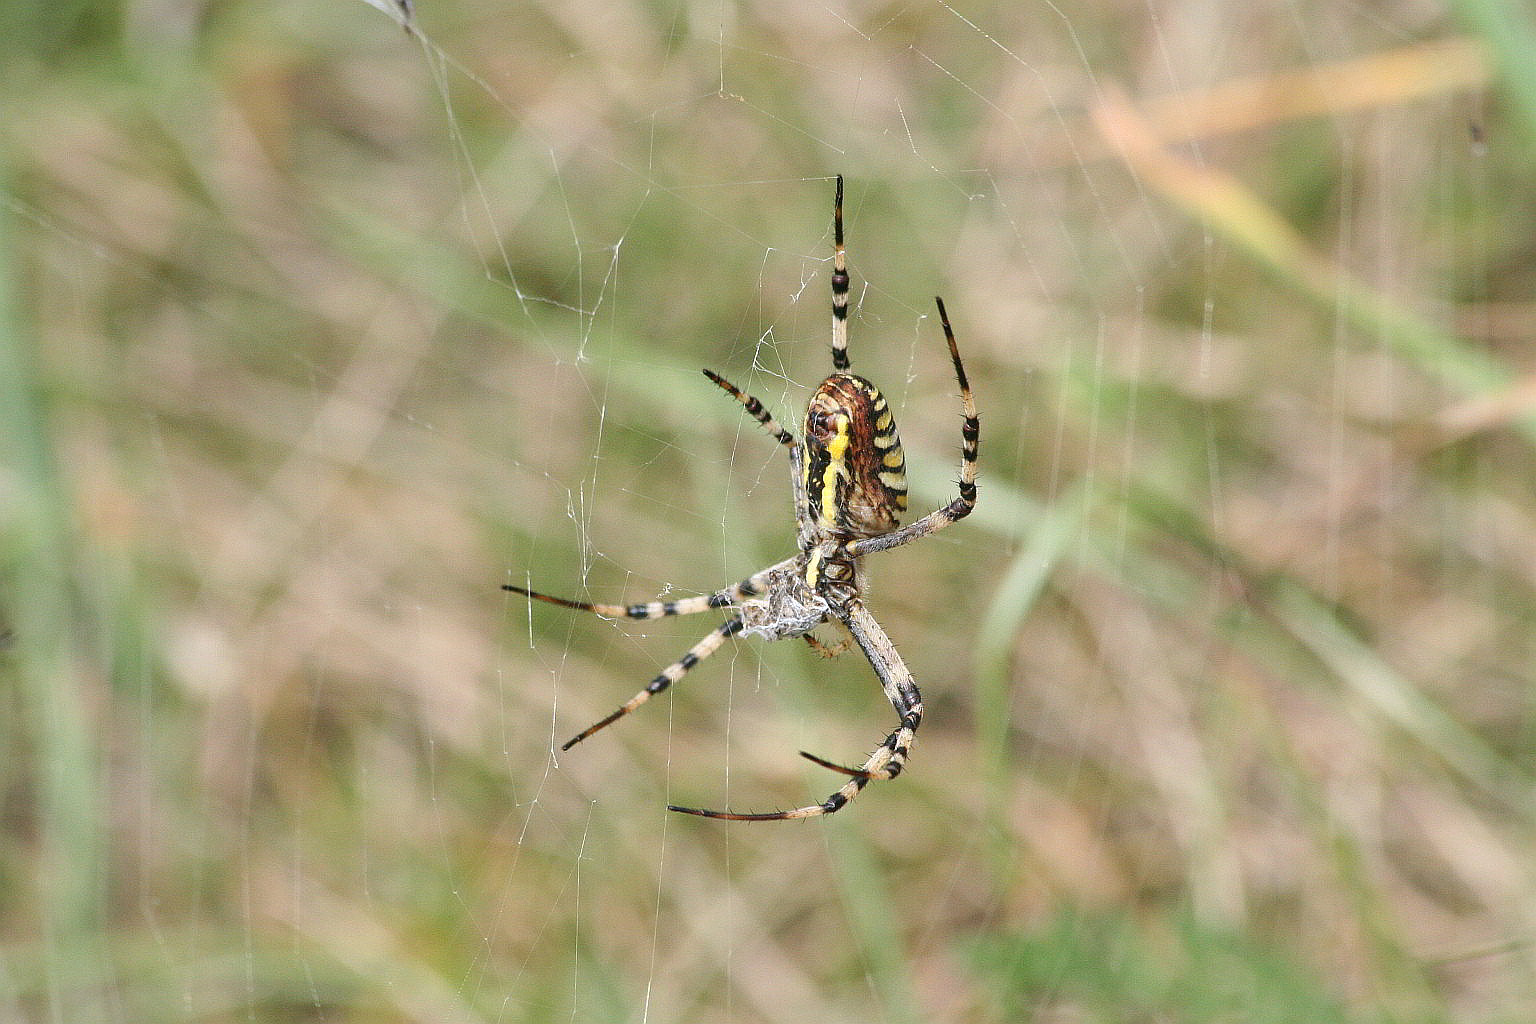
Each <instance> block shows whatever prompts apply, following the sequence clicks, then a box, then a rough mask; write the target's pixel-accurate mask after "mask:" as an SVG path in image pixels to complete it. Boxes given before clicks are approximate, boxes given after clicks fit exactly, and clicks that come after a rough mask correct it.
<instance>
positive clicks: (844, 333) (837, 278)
mask: <svg viewBox="0 0 1536 1024" xmlns="http://www.w3.org/2000/svg"><path fill="white" fill-rule="evenodd" d="M851 365H852V364H851V363H850V362H849V361H848V254H847V253H846V252H844V250H843V176H842V175H841V174H839V175H838V176H837V198H836V199H834V200H833V201H832V368H833V369H835V370H846V369H848V367H849V366H851Z"/></svg>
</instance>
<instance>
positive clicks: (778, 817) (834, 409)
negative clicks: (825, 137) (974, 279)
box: [503, 175, 981, 821]
mask: <svg viewBox="0 0 1536 1024" xmlns="http://www.w3.org/2000/svg"><path fill="white" fill-rule="evenodd" d="M832 226H833V243H834V248H833V257H832V367H833V373H832V375H831V376H830V377H828V378H827V379H826V380H824V381H822V382H821V386H820V387H818V388H817V389H816V393H815V394H813V395H812V396H811V400H810V404H809V406H808V407H807V409H806V412H805V440H804V442H803V443H801V442H797V441H796V440H795V436H794V434H792V433H790V432H789V431H788V430H786V429H784V428H783V427H781V426H780V425H779V424H778V422H777V421H776V420H774V418H773V415H772V414H771V413H770V412H769V411H768V410H767V409H766V408H764V407H763V404H762V403H761V402H759V401H758V400H757V399H756V398H753V397H752V396H751V395H748V394H745V393H744V392H742V391H740V390H738V389H737V388H736V386H735V385H733V384H732V383H730V381H727V380H726V379H725V378H723V377H721V376H720V375H719V374H717V373H714V372H712V371H710V370H705V371H704V376H706V377H708V378H709V379H710V380H712V381H714V382H715V384H717V385H719V386H720V388H722V389H723V390H724V391H725V392H726V393H727V394H729V395H730V396H731V397H732V398H734V399H736V401H738V402H740V403H741V404H742V406H743V407H744V408H745V409H746V411H747V414H748V415H750V416H751V417H752V418H753V419H755V420H757V422H758V423H760V424H761V425H762V427H763V429H764V430H766V431H767V432H768V434H769V435H770V436H772V437H773V438H774V440H776V441H778V442H779V443H780V444H781V445H783V446H784V447H785V448H787V449H789V468H790V483H791V487H792V488H793V493H794V503H795V527H796V543H797V546H798V548H799V551H798V553H797V554H795V555H794V556H792V557H790V558H786V559H785V560H784V561H782V562H779V563H778V564H777V565H772V566H769V567H768V568H766V569H764V570H762V571H761V572H757V573H754V574H753V575H751V576H749V577H747V578H746V579H744V580H742V581H741V582H740V583H738V584H736V585H735V586H731V587H726V588H725V589H723V590H717V591H715V592H714V593H712V594H703V595H700V596H698V597H689V598H683V599H681V600H675V601H664V600H659V599H658V600H654V601H650V602H647V603H645V604H631V605H616V604H589V603H588V602H585V601H572V600H568V599H566V598H562V597H551V596H550V595H548V594H541V593H539V592H537V591H534V590H527V589H525V588H523V587H517V586H513V585H511V584H506V585H504V587H503V589H505V590H510V591H513V592H515V593H518V594H523V595H525V596H527V597H530V598H534V599H536V600H539V601H547V602H548V603H550V604H556V605H560V606H561V607H564V608H574V609H576V610H577V611H584V612H593V613H595V614H597V615H603V616H608V617H611V618H629V619H653V618H659V617H661V616H666V615H692V614H695V613H697V612H703V611H709V610H711V609H716V608H718V609H725V610H727V612H728V614H729V617H728V618H727V619H726V620H725V621H724V622H722V623H721V624H720V625H719V626H717V627H715V629H714V631H712V632H711V633H710V634H709V635H708V636H706V637H704V639H702V640H700V641H699V642H698V643H696V644H694V645H693V646H692V647H691V648H689V649H688V652H687V653H686V654H684V655H683V656H682V657H681V658H679V659H677V660H676V661H674V662H673V663H672V664H670V665H668V666H667V667H666V668H665V669H663V670H662V671H661V674H660V675H658V676H657V677H656V678H655V679H652V680H651V681H650V683H649V684H648V685H647V686H646V687H645V689H643V690H641V691H640V692H639V693H637V694H635V695H634V696H633V697H631V698H630V699H629V700H628V701H626V702H625V703H624V704H623V705H621V706H620V707H619V708H618V709H616V710H615V711H614V712H613V713H612V714H610V715H608V716H607V717H606V718H604V719H602V720H601V721H599V722H597V723H595V724H593V725H590V726H588V727H587V728H586V729H584V730H582V731H581V732H580V733H578V734H577V735H576V736H574V737H572V738H571V739H570V740H567V741H566V742H565V743H564V744H562V745H561V747H560V749H561V750H570V749H571V748H572V747H574V746H575V745H576V744H578V743H580V742H581V741H582V740H584V739H586V738H587V737H589V736H591V735H592V734H593V733H595V732H597V731H598V730H600V729H603V728H605V727H607V726H609V725H612V724H613V723H614V722H616V721H618V720H619V719H620V718H623V717H624V716H625V715H627V714H629V713H630V712H632V711H634V710H635V709H636V708H638V707H640V705H642V704H644V703H645V702H646V701H648V700H650V699H651V698H652V697H654V696H656V695H657V694H658V693H661V692H662V691H663V690H665V689H667V688H668V687H669V686H671V685H672V684H673V683H675V682H677V681H678V680H679V679H681V678H683V676H684V675H686V674H687V673H688V672H689V671H691V670H692V669H693V668H694V666H696V665H698V663H699V662H701V661H703V660H704V659H705V658H707V657H709V656H710V655H711V654H713V653H715V651H717V650H719V649H720V647H721V645H722V644H724V643H725V641H726V640H728V639H730V638H731V637H734V636H738V635H743V636H760V637H763V638H764V639H766V640H783V639H787V638H791V637H803V638H804V639H805V640H806V641H807V642H808V643H809V644H810V645H811V646H812V647H814V648H816V649H817V650H818V651H821V652H822V653H824V654H832V653H836V651H835V650H832V649H830V648H828V647H826V646H824V645H823V644H821V643H820V642H819V641H817V640H816V638H815V637H813V636H812V635H811V630H813V629H815V628H816V627H817V626H819V625H821V624H822V623H824V622H828V621H831V622H836V623H839V624H841V625H842V627H844V629H845V630H846V632H847V633H848V634H850V635H851V636H852V638H853V641H854V643H857V644H858V645H859V648H860V649H861V650H862V651H863V652H864V656H865V657H866V658H868V659H869V664H870V666H871V667H872V668H873V669H874V670H875V675H876V676H878V677H879V679H880V685H881V686H882V687H883V688H884V690H885V696H886V698H887V699H889V700H890V702H891V706H892V707H894V708H895V709H896V714H897V716H898V722H897V725H896V728H895V729H894V730H893V731H892V732H891V734H890V735H889V736H887V737H886V738H885V742H883V743H881V744H880V746H879V747H877V748H876V749H875V751H874V753H872V754H871V755H870V756H869V758H868V760H866V761H865V762H864V764H863V765H862V766H860V767H858V768H847V767H844V766H842V765H840V764H836V763H834V762H831V761H827V760H825V759H823V758H820V757H817V756H816V755H814V754H808V753H806V752H804V751H801V756H802V757H805V758H807V759H808V760H810V761H813V762H815V763H816V764H818V765H821V766H822V767H823V768H829V769H831V770H832V771H834V772H839V773H841V774H843V775H846V776H848V781H847V782H846V783H844V784H843V786H842V787H841V788H840V789H838V790H837V792H835V793H833V794H832V795H831V796H829V797H827V798H826V799H825V800H823V801H822V802H821V803H819V804H810V805H808V806H805V807H800V808H797V809H795V810H791V811H771V812H765V813H760V814H738V813H734V812H731V811H709V810H704V809H702V808H698V807H678V806H675V805H670V804H669V805H668V810H673V811H680V812H681V813H683V814H696V815H699V816H700V817H705V818H725V819H729V820H732V821H782V820H786V819H789V818H811V817H816V816H818V815H823V814H831V813H833V812H834V811H837V810H839V809H841V808H842V807H843V806H844V805H846V804H847V803H848V801H850V800H852V799H853V798H854V797H856V796H858V795H859V793H860V792H862V791H863V789H864V787H865V786H867V785H869V783H870V782H872V781H874V780H876V779H894V778H895V777H896V776H898V775H900V774H901V772H902V770H903V769H904V768H905V767H906V764H907V757H908V755H909V754H910V752H911V749H912V741H913V739H914V738H915V736H916V734H917V728H918V725H919V724H920V723H921V722H922V720H923V699H922V695H921V694H920V693H918V690H917V683H916V681H915V680H914V679H913V678H912V673H911V672H910V671H909V670H908V669H907V666H906V663H905V662H903V661H902V659H901V655H900V654H898V653H897V652H896V646H895V644H893V643H892V642H891V638H890V637H889V636H887V635H886V632H885V630H884V629H883V628H882V627H881V626H880V623H879V622H877V621H875V617H874V616H873V615H872V614H870V611H869V609H868V608H867V607H865V604H864V597H863V593H864V589H865V585H866V581H867V572H866V569H865V566H864V556H865V555H872V554H874V553H875V552H877V551H888V550H890V549H891V548H894V547H899V546H900V545H902V544H907V543H910V542H912V541H914V540H920V539H922V538H923V537H927V536H930V535H931V534H934V533H937V532H938V531H939V530H942V529H944V528H945V527H946V526H949V525H951V524H952V523H957V522H959V521H960V520H961V519H964V518H965V517H966V516H968V515H970V513H971V510H972V509H974V508H975V507H976V452H977V445H978V442H979V439H980V436H981V422H980V420H979V418H978V417H977V415H976V403H975V401H974V400H973V399H972V397H971V387H970V383H969V382H968V381H967V380H966V376H965V366H964V365H963V364H962V363H961V362H960V350H959V349H958V348H957V347H956V346H955V334H954V331H953V330H951V328H950V326H949V316H948V314H947V313H946V312H945V311H944V300H943V299H935V300H934V301H935V302H936V303H937V304H938V308H939V323H940V324H942V325H943V328H944V339H945V341H947V342H948V344H949V357H950V359H951V360H952V361H953V362H954V365H955V378H956V380H957V381H958V382H959V384H960V405H961V409H962V411H963V413H964V421H963V423H962V425H961V428H960V436H961V439H962V444H961V448H960V481H959V490H960V493H959V496H958V497H956V498H955V499H954V500H953V501H951V502H950V503H949V504H947V505H945V506H944V507H943V508H940V509H938V510H937V511H934V512H930V513H929V514H928V515H926V516H924V517H923V518H921V519H919V520H917V521H916V522H914V523H912V524H911V525H909V526H898V516H900V514H901V513H903V512H905V511H906V508H907V476H906V459H905V456H904V455H903V454H902V450H901V441H900V439H899V438H898V437H897V436H896V422H895V420H894V418H893V417H892V415H891V411H890V408H889V406H888V403H887V402H886V400H885V396H884V395H882V394H881V393H880V389H879V388H877V387H875V385H873V384H871V383H870V382H869V381H867V380H865V379H864V378H863V377H859V376H856V375H854V374H852V373H849V372H848V370H849V367H850V365H851V364H850V362H849V359H848V286H849V278H848V263H847V255H846V253H845V252H844V248H843V178H842V175H838V176H837V194H836V198H835V199H834V201H833V206H832ZM845 643H846V638H845Z"/></svg>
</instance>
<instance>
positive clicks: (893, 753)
mask: <svg viewBox="0 0 1536 1024" xmlns="http://www.w3.org/2000/svg"><path fill="white" fill-rule="evenodd" d="M834 614H836V615H837V617H838V618H839V619H840V620H842V622H843V624H844V625H845V626H847V627H848V631H849V632H850V633H852V634H853V638H854V640H856V641H858V644H859V647H861V648H862V649H863V650H864V655H865V657H867V658H868V659H869V664H870V666H871V667H873V668H874V670H875V675H877V676H879V677H880V685H881V686H882V687H883V688H884V690H885V696H886V698H887V699H888V700H889V701H890V702H891V706H892V707H894V708H895V709H896V714H897V715H898V716H899V719H900V720H899V721H898V723H897V725H896V728H895V729H894V730H893V731H892V732H891V734H890V735H889V736H887V737H886V738H885V742H883V743H881V744H880V746H878V747H876V748H875V752H874V753H873V754H870V755H869V760H867V761H865V762H864V764H863V766H862V767H859V768H844V767H843V766H842V765H839V764H834V763H833V762H831V761H826V760H823V759H822V758H819V757H817V756H816V755H814V754H804V753H803V752H802V754H803V756H804V757H806V758H807V759H809V760H811V761H814V762H815V763H816V764H819V765H821V766H822V767H823V768H830V769H831V770H832V771H835V772H841V773H842V774H844V775H848V776H851V777H850V778H849V780H848V781H847V782H846V783H845V784H844V785H843V787H842V788H841V789H839V790H838V791H837V792H836V793H833V794H832V795H831V796H829V797H827V798H826V799H825V800H823V801H822V802H821V803H819V804H810V805H808V806H805V807H799V808H796V809H795V810H792V811H767V812H763V813H760V814H736V813H733V812H731V811H706V810H702V809H700V808H697V807H676V806H672V805H668V808H667V809H668V810H673V811H681V812H682V813H683V814H695V815H698V816H699V817H701V818H723V819H725V820H727V821H786V820H789V819H791V818H814V817H818V816H820V815H823V814H832V813H834V812H836V811H838V810H841V809H842V808H843V806H844V805H846V804H847V803H848V801H850V800H852V799H853V798H854V797H856V796H858V795H859V793H861V792H863V790H864V787H865V786H867V785H869V784H870V783H871V782H873V781H875V780H876V779H894V778H895V777H896V776H898V775H900V774H901V772H902V769H904V768H905V767H906V766H907V756H908V755H909V754H910V752H911V750H912V741H913V740H914V739H915V738H916V736H917V727H918V726H919V725H921V724H922V721H923V697H922V694H920V693H918V690H917V682H916V680H914V679H913V678H912V673H911V671H910V670H908V668H907V665H906V662H904V661H902V660H901V655H900V654H898V653H897V652H896V645H895V644H894V643H892V642H891V638H890V637H889V636H888V635H887V634H886V632H885V630H884V628H882V627H881V625H880V623H878V622H876V621H875V617H874V616H873V615H872V614H870V611H869V609H868V608H866V607H864V602H863V601H861V600H859V599H858V598H857V597H855V598H854V599H853V600H851V601H849V602H848V604H847V605H846V606H844V607H843V608H839V609H834Z"/></svg>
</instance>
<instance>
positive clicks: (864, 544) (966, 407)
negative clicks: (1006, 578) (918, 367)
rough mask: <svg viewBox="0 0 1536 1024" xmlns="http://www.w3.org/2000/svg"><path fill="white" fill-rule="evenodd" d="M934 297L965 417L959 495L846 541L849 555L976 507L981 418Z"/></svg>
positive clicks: (897, 541)
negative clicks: (912, 518)
mask: <svg viewBox="0 0 1536 1024" xmlns="http://www.w3.org/2000/svg"><path fill="white" fill-rule="evenodd" d="M934 301H935V302H937V303H938V305H939V322H940V323H942V324H943V325H944V338H945V340H946V341H948V342H949V357H950V359H951V360H953V361H954V364H955V379H956V380H958V381H959V382H960V407H961V410H962V411H963V412H964V414H965V420H964V422H962V423H961V425H960V439H961V446H960V496H959V497H958V498H956V499H955V500H954V501H951V502H950V503H949V504H948V505H945V506H944V507H943V508H941V509H939V510H937V511H935V512H930V513H928V514H927V515H926V516H924V517H923V518H921V519H919V520H918V521H917V522H915V523H912V524H910V525H908V526H903V527H902V528H901V529H899V530H892V531H891V532H890V533H883V534H880V535H879V536H878V537H861V538H859V539H858V540H852V541H849V542H848V545H847V552H848V554H849V556H850V557H853V558H858V557H859V556H861V555H869V554H873V553H874V552H876V551H886V550H888V549H890V548H894V547H900V546H901V545H902V544H907V543H910V542H911V541H914V540H917V539H919V538H921V537H926V536H928V535H929V534H930V533H937V532H939V531H940V530H942V529H944V527H946V526H950V525H952V524H954V523H958V522H959V521H960V520H962V519H964V518H965V517H966V516H968V515H970V514H971V510H972V509H974V508H975V507H976V453H977V448H978V446H979V445H980V442H981V418H980V417H979V416H977V415H976V400H975V399H974V398H972V397H971V383H970V381H969V380H967V379H966V376H965V364H964V363H962V362H961V361H960V349H959V348H958V347H957V346H956V345H955V332H954V330H953V329H951V328H950V326H949V314H947V313H945V312H944V300H943V299H935V300H934Z"/></svg>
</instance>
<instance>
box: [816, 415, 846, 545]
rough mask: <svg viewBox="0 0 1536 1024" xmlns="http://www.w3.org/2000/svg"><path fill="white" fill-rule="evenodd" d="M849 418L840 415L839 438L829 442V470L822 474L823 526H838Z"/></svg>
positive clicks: (838, 420)
mask: <svg viewBox="0 0 1536 1024" xmlns="http://www.w3.org/2000/svg"><path fill="white" fill-rule="evenodd" d="M850 441H851V438H849V436H848V417H847V416H843V415H838V417H837V436H836V437H834V438H832V439H831V440H830V441H828V442H827V468H826V470H825V471H824V472H823V473H822V474H821V522H822V525H823V526H828V527H833V526H836V525H837V519H836V515H835V514H836V511H837V478H838V475H839V474H840V473H843V472H845V470H844V465H845V463H846V461H847V458H848V445H849V443H850Z"/></svg>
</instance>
